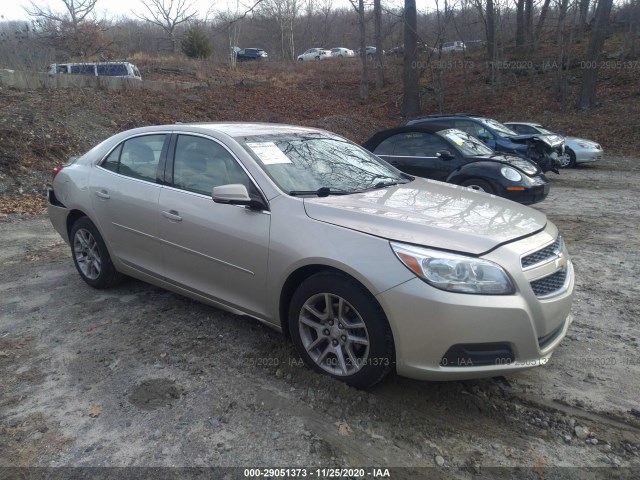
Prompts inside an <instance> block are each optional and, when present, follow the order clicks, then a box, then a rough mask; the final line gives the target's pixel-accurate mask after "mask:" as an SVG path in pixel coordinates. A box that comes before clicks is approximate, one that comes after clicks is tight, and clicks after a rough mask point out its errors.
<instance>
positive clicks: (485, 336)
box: [48, 123, 574, 388]
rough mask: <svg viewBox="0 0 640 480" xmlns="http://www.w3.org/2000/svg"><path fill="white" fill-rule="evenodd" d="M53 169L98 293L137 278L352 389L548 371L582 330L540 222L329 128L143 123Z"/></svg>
mask: <svg viewBox="0 0 640 480" xmlns="http://www.w3.org/2000/svg"><path fill="white" fill-rule="evenodd" d="M54 175H55V176H54V179H53V181H52V185H51V187H50V189H49V193H48V202H49V215H50V218H51V222H52V224H53V226H54V227H55V229H56V230H57V231H58V232H59V233H60V235H61V236H62V237H63V238H64V239H65V240H66V241H67V242H68V243H69V244H70V246H71V255H72V258H73V261H74V263H75V266H76V268H77V270H78V272H79V274H80V276H81V278H82V279H83V280H84V281H85V282H86V283H87V284H88V285H90V286H92V287H94V288H106V287H110V286H114V285H116V284H117V283H118V282H120V281H121V280H122V279H123V278H124V276H125V275H128V276H131V277H135V278H138V279H141V280H144V281H147V282H149V283H152V284H154V285H158V286H161V287H163V288H166V289H168V290H172V291H174V292H177V293H180V294H182V295H186V296H189V297H191V298H194V299H197V300H200V301H203V302H206V303H208V304H210V305H214V306H216V307H219V308H222V309H225V310H228V311H230V312H234V313H237V314H243V315H248V316H251V317H253V318H255V319H257V320H259V321H261V322H264V323H266V324H268V325H269V326H271V327H273V328H275V329H278V330H280V331H282V332H284V333H285V334H286V335H288V336H290V337H291V339H292V341H293V343H294V345H295V347H296V349H297V351H298V353H299V354H300V356H301V357H302V359H303V360H304V361H305V363H306V364H307V365H308V366H309V367H310V368H312V369H314V370H316V371H318V372H321V373H324V374H328V375H330V376H332V377H335V378H337V379H340V380H343V381H346V382H347V383H349V384H351V385H354V386H356V387H361V388H365V387H368V386H370V385H373V384H374V383H376V382H378V381H379V380H381V379H382V378H383V377H384V376H385V375H386V374H388V373H389V372H392V371H397V373H399V374H401V375H405V376H409V377H414V378H419V379H433V380H447V379H458V378H472V377H483V376H494V375H503V374H506V373H509V372H514V371H518V370H522V369H525V368H530V367H533V366H536V365H542V364H545V363H546V362H547V361H548V359H549V358H550V356H551V354H552V352H553V351H554V350H555V349H556V348H557V347H558V345H559V344H560V342H561V340H562V339H563V337H564V336H565V334H566V333H567V330H568V328H569V325H570V323H571V321H572V316H571V315H570V307H571V300H572V296H573V286H574V276H573V268H572V264H571V261H570V260H569V257H568V254H567V250H566V248H565V246H564V243H563V241H562V237H561V236H560V235H559V233H558V230H557V228H556V227H555V226H554V225H553V224H552V223H551V222H549V221H548V220H547V218H546V217H545V216H544V215H543V214H542V213H540V212H537V211H535V210H533V209H530V208H528V207H524V206H522V205H519V204H516V203H513V202H511V201H508V200H505V199H502V198H498V197H494V196H492V195H488V194H485V193H478V192H476V191H473V190H470V189H467V188H463V187H458V186H452V185H448V184H444V183H440V182H436V181H430V180H424V179H414V178H413V177H411V176H409V175H406V174H403V173H401V172H399V171H398V170H396V169H395V168H393V167H392V166H390V165H389V164H387V163H385V162H384V161H382V160H380V159H379V158H378V157H376V156H374V155H373V154H371V153H369V152H367V151H366V150H364V149H363V148H361V147H359V146H358V145H355V144H353V143H351V142H350V141H348V140H346V139H344V138H342V137H339V136H337V135H335V134H332V133H329V132H325V131H322V130H316V129H311V128H302V127H295V126H287V125H270V124H234V123H226V124H191V125H186V124H180V125H164V126H155V127H145V128H139V129H135V130H130V131H126V132H123V133H120V134H118V135H115V136H113V137H111V138H109V139H107V140H105V141H104V142H102V143H100V144H99V145H97V146H96V147H94V148H93V149H92V150H90V151H89V152H87V153H86V154H84V155H83V156H81V157H79V158H77V159H75V160H72V161H70V162H68V163H67V164H66V165H64V166H62V167H60V168H57V169H56V170H55V171H54Z"/></svg>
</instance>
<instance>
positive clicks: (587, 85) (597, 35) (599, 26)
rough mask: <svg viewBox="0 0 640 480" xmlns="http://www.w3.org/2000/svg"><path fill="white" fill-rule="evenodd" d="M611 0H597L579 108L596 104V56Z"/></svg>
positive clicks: (605, 28)
mask: <svg viewBox="0 0 640 480" xmlns="http://www.w3.org/2000/svg"><path fill="white" fill-rule="evenodd" d="M612 5H613V0H599V1H598V7H597V9H596V15H595V21H594V25H593V30H592V31H591V39H590V40H589V46H588V47H587V54H586V55H585V57H584V60H585V65H586V66H588V67H592V68H587V69H586V70H585V71H584V74H583V75H582V88H581V89H580V101H579V104H578V105H579V107H580V109H581V110H589V109H591V108H593V107H594V106H595V104H596V87H597V84H598V68H597V65H598V58H599V57H600V52H602V47H603V46H604V41H605V39H606V37H607V27H608V26H609V16H610V15H611V7H612Z"/></svg>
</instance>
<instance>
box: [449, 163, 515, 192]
mask: <svg viewBox="0 0 640 480" xmlns="http://www.w3.org/2000/svg"><path fill="white" fill-rule="evenodd" d="M504 166H506V165H505V164H503V163H500V162H491V161H479V162H472V163H467V164H465V165H462V166H461V167H459V168H457V169H455V170H454V171H452V172H451V173H450V174H449V176H448V177H447V180H446V181H447V183H453V184H455V185H461V184H462V183H463V182H465V181H466V180H471V179H479V180H483V181H485V182H487V183H489V184H490V185H491V187H492V188H493V189H494V190H495V191H499V189H500V188H502V187H503V185H502V184H501V180H502V176H501V174H500V169H501V168H502V167H504Z"/></svg>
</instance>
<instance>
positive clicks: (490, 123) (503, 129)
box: [478, 118, 518, 136]
mask: <svg viewBox="0 0 640 480" xmlns="http://www.w3.org/2000/svg"><path fill="white" fill-rule="evenodd" d="M478 120H479V121H480V123H482V124H483V125H485V126H486V127H489V128H491V129H492V130H494V131H495V132H496V133H499V134H500V135H507V136H514V135H518V134H517V133H516V132H514V131H513V130H511V129H510V128H509V127H507V126H506V125H503V124H501V123H500V122H498V121H497V120H493V119H491V118H478Z"/></svg>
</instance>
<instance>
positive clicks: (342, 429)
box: [336, 421, 353, 437]
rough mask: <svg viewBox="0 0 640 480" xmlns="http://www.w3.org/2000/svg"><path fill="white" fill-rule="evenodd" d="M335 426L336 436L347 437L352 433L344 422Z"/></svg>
mask: <svg viewBox="0 0 640 480" xmlns="http://www.w3.org/2000/svg"><path fill="white" fill-rule="evenodd" d="M336 426H337V427H338V434H340V435H342V436H343V437H347V436H349V435H351V434H352V433H353V429H352V428H351V427H350V426H349V424H348V423H347V422H345V421H341V422H336Z"/></svg>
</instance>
